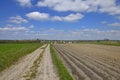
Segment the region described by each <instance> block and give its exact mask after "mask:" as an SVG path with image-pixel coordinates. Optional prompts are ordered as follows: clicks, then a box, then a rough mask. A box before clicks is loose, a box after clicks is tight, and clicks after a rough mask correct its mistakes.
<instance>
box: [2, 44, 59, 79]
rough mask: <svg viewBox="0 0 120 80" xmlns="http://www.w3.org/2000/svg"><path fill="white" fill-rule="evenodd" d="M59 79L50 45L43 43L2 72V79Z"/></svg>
mask: <svg viewBox="0 0 120 80" xmlns="http://www.w3.org/2000/svg"><path fill="white" fill-rule="evenodd" d="M28 79H29V80H58V79H59V78H58V75H57V71H56V70H55V68H54V65H53V63H52V59H51V55H50V45H43V46H42V47H40V48H38V49H37V50H35V51H34V52H32V53H31V54H29V55H27V56H25V57H23V58H21V59H20V60H19V61H18V62H16V63H15V64H14V65H12V66H11V67H10V68H8V69H6V70H4V71H3V72H1V73H0V80H28Z"/></svg>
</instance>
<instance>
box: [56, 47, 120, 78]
mask: <svg viewBox="0 0 120 80" xmlns="http://www.w3.org/2000/svg"><path fill="white" fill-rule="evenodd" d="M55 49H56V51H57V52H58V53H59V54H60V55H61V56H62V57H63V60H64V61H65V63H66V64H67V65H68V66H67V67H68V68H69V69H70V72H71V74H72V75H73V77H74V79H76V80H119V79H120V69H119V68H116V67H113V66H111V65H109V64H106V63H105V62H102V60H99V59H97V58H92V57H91V56H89V55H86V54H84V53H82V51H81V52H77V51H76V50H73V49H71V48H70V47H68V46H65V45H55ZM79 53H80V54H79ZM87 54H89V53H87Z"/></svg>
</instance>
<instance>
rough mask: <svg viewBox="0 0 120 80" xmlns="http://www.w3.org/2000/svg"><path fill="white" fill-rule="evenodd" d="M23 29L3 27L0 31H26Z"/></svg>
mask: <svg viewBox="0 0 120 80" xmlns="http://www.w3.org/2000/svg"><path fill="white" fill-rule="evenodd" d="M27 30H28V29H27V28H25V27H3V28H0V31H27Z"/></svg>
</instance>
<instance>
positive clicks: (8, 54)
mask: <svg viewBox="0 0 120 80" xmlns="http://www.w3.org/2000/svg"><path fill="white" fill-rule="evenodd" d="M41 45H42V44H40V43H25V44H24V43H19V44H17V43H16V44H15V43H14V44H12V43H9V44H0V72H1V71H3V70H4V69H6V68H8V67H9V66H11V65H12V64H14V63H15V62H16V61H18V59H19V58H20V57H23V56H25V55H27V54H30V53H31V52H33V51H34V50H35V49H37V48H38V47H40V46H41Z"/></svg>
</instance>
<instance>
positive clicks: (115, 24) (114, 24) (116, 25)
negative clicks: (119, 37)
mask: <svg viewBox="0 0 120 80" xmlns="http://www.w3.org/2000/svg"><path fill="white" fill-rule="evenodd" d="M107 25H108V26H112V27H120V23H118V22H116V23H110V24H107Z"/></svg>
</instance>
